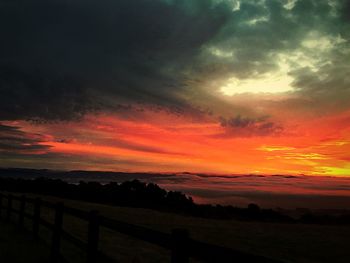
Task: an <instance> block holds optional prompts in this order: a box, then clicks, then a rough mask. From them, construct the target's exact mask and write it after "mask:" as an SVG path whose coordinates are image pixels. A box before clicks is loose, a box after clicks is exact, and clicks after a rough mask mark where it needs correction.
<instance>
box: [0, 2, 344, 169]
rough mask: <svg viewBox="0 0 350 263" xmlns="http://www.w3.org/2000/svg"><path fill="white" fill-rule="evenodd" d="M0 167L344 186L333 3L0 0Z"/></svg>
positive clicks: (339, 32)
mask: <svg viewBox="0 0 350 263" xmlns="http://www.w3.org/2000/svg"><path fill="white" fill-rule="evenodd" d="M0 32H1V41H0V50H1V51H0V52H1V55H0V166H1V167H26V168H49V169H61V170H77V169H79V170H108V171H143V172H184V171H187V172H193V173H196V172H200V173H208V174H214V173H215V174H262V175H270V174H284V175H301V174H303V175H312V176H319V175H320V176H326V175H328V176H350V4H349V1H346V0H328V1H326V0H317V1H316V0H314V1H312V0H299V1H298V0H284V1H277V0H275V1H274V0H245V1H243V0H242V1H238V0H132V1H131V0H99V1H97V0H72V1H66V0H50V1H48V0H26V1H24V0H23V1H21V0H11V1H8V0H0Z"/></svg>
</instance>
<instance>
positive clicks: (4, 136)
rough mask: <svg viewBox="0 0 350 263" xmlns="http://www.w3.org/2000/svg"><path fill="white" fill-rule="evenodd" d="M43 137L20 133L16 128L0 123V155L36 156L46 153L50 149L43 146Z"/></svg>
mask: <svg viewBox="0 0 350 263" xmlns="http://www.w3.org/2000/svg"><path fill="white" fill-rule="evenodd" d="M45 141H46V138H45V136H43V135H40V134H34V133H27V132H23V131H21V130H20V129H19V128H18V127H14V126H8V125H3V124H1V123H0V153H1V156H2V157H4V156H5V155H7V154H10V153H12V154H20V155H23V154H29V155H31V154H36V153H38V152H43V151H47V150H48V149H49V148H50V147H49V146H47V145H44V144H43V143H44V142H45Z"/></svg>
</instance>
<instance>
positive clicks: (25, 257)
mask: <svg viewBox="0 0 350 263" xmlns="http://www.w3.org/2000/svg"><path fill="white" fill-rule="evenodd" d="M48 259H49V247H48V246H46V245H45V244H43V243H42V242H40V241H37V240H34V238H32V237H31V236H30V235H28V234H25V233H23V232H22V231H19V230H18V229H17V228H16V227H15V226H14V225H12V224H8V223H4V222H0V262H4V263H7V262H8V263H10V262H11V263H44V262H45V263H46V262H48Z"/></svg>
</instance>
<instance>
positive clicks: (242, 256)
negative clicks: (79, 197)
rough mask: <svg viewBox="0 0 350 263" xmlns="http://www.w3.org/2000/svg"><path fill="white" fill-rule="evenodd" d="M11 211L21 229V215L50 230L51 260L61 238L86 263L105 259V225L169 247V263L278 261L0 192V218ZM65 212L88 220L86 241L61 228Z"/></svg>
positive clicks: (57, 256)
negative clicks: (192, 262)
mask: <svg viewBox="0 0 350 263" xmlns="http://www.w3.org/2000/svg"><path fill="white" fill-rule="evenodd" d="M5 200H7V202H4V201H5ZM13 202H19V206H18V207H19V209H14V205H13ZM28 203H30V204H32V205H33V214H29V213H27V211H26V204H28ZM42 207H45V208H49V209H54V215H55V216H54V222H53V223H50V222H48V221H46V220H44V219H43V218H42V217H41V209H42ZM12 214H17V215H18V222H17V223H18V226H19V227H20V228H24V218H28V219H31V220H32V229H31V230H32V233H33V235H34V236H36V237H38V235H39V228H40V227H41V226H43V227H46V228H47V229H49V230H51V231H52V241H51V254H50V255H51V256H50V260H51V262H58V261H59V260H60V259H61V258H62V254H61V251H60V248H61V239H62V238H63V239H65V240H67V241H69V242H71V243H73V244H74V245H76V246H77V247H79V248H81V249H83V250H85V251H86V262H87V263H96V262H99V260H100V259H102V258H107V256H106V255H104V254H103V253H101V252H100V250H99V229H100V227H105V228H107V229H110V230H113V231H116V232H119V233H122V234H125V235H128V236H131V237H134V238H137V239H140V240H143V241H146V242H149V243H152V244H154V245H158V246H160V247H162V248H165V249H168V250H170V252H171V259H170V262H171V263H187V262H189V258H195V259H197V260H200V261H203V262H223V263H224V262H235V263H240V262H251V263H254V262H259V263H264V262H271V263H278V262H279V263H281V262H280V261H277V260H273V259H269V258H265V257H262V256H257V255H252V254H248V253H245V252H241V251H238V250H234V249H230V248H225V247H220V246H216V245H212V244H206V243H204V242H200V241H197V240H194V239H191V238H190V237H189V233H188V231H187V230H186V229H174V230H173V231H172V233H171V234H166V233H163V232H159V231H156V230H152V229H149V228H146V227H142V226H137V225H132V224H128V223H125V222H121V221H118V220H114V219H110V218H106V217H104V216H102V215H100V214H99V212H98V211H96V210H92V211H89V212H87V211H83V210H80V209H76V208H73V207H68V206H65V205H64V204H63V203H62V202H59V203H51V202H47V201H44V200H42V199H40V198H29V197H26V196H25V195H22V196H18V195H12V194H2V193H0V218H1V219H4V220H7V221H11V216H12ZM64 214H68V215H70V216H74V217H77V218H80V219H82V220H86V221H87V222H88V229H87V240H86V241H85V242H84V241H83V240H80V239H78V238H76V237H75V236H73V235H72V234H70V233H68V232H66V231H65V230H64V229H63V227H62V226H63V216H64Z"/></svg>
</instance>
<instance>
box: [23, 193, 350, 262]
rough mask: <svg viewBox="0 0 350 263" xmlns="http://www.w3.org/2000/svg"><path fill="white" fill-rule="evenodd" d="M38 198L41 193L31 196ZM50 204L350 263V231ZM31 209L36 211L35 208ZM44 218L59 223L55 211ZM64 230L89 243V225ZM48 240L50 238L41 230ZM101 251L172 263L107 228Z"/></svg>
mask: <svg viewBox="0 0 350 263" xmlns="http://www.w3.org/2000/svg"><path fill="white" fill-rule="evenodd" d="M31 196H32V197H36V196H37V195H31ZM41 197H42V198H43V199H44V200H47V201H51V202H57V201H63V202H64V203H65V205H67V206H71V207H76V208H79V209H83V210H91V209H96V210H99V211H100V213H101V214H102V215H104V216H107V217H109V218H113V219H118V220H121V221H125V222H128V223H132V224H136V225H141V226H145V227H149V228H151V229H156V230H160V231H163V232H167V233H170V231H171V229H173V228H187V229H188V230H189V231H190V234H191V237H193V238H195V239H197V240H201V241H204V242H207V243H212V244H217V245H221V246H226V247H232V248H235V249H239V250H242V251H246V252H250V253H254V254H260V255H263V256H266V257H270V258H274V259H280V260H283V261H285V262H301V263H302V262H344V263H345V262H349V259H350V251H349V249H348V244H349V243H350V227H349V226H326V225H304V224H282V223H262V222H242V221H234V220H213V219H201V218H194V217H189V216H181V215H176V214H172V213H164V212H158V211H154V210H150V209H142V208H127V207H113V206H108V205H101V204H93V203H87V202H80V201H72V200H66V199H60V198H55V197H48V196H41ZM29 209H30V208H29ZM42 213H43V217H44V218H45V219H47V220H48V221H51V222H52V220H53V214H52V212H51V211H49V210H45V209H44V210H43V211H42ZM64 229H65V230H67V231H69V232H71V233H72V234H74V235H75V236H76V237H79V238H82V239H83V240H86V229H87V225H86V223H84V222H83V221H81V220H79V219H76V218H73V217H70V216H66V215H65V217H64ZM41 234H42V236H43V237H44V239H45V238H47V239H48V238H50V235H49V233H47V232H45V230H44V229H42V230H41ZM100 248H101V250H102V251H103V252H104V253H105V254H107V255H109V256H110V257H113V258H115V259H118V260H119V261H120V262H169V252H168V251H166V250H164V249H161V248H159V247H157V246H154V245H150V244H148V243H145V242H142V241H139V240H136V239H133V238H130V237H127V236H124V235H122V234H118V233H116V232H112V231H109V230H107V229H103V228H102V231H101V243H100ZM63 253H64V254H65V255H66V257H68V258H69V259H71V260H72V262H84V257H83V256H82V255H84V253H81V251H79V250H78V249H74V247H72V246H70V245H69V244H68V243H64V244H63Z"/></svg>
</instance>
